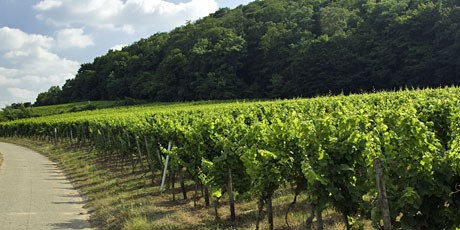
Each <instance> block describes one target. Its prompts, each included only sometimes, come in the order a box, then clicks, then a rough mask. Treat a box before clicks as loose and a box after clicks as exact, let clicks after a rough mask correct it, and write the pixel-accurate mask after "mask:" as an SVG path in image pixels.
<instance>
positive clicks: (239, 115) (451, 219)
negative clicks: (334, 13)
mask: <svg viewBox="0 0 460 230" xmlns="http://www.w3.org/2000/svg"><path fill="white" fill-rule="evenodd" d="M459 103H460V88H458V87H451V88H441V89H425V90H412V91H409V90H401V91H399V92H394V93H388V92H380V93H375V94H362V95H351V96H343V95H341V96H335V97H318V98H314V99H297V100H279V101H267V102H246V103H241V102H237V103H220V104H206V103H201V104H200V103H197V104H195V105H193V104H183V103H178V104H169V105H165V106H162V105H158V106H152V107H148V106H131V107H126V108H112V109H105V110H96V111H84V112H80V113H68V114H62V115H55V116H48V117H40V118H30V119H23V120H16V121H10V122H2V123H0V136H13V137H14V136H25V137H36V138H45V139H46V138H48V139H53V138H55V135H57V136H60V137H61V138H62V137H69V136H73V137H74V139H75V140H74V141H78V142H80V143H82V142H84V143H90V144H91V145H92V146H93V148H94V149H96V150H98V151H99V154H101V155H103V156H105V157H106V159H109V160H110V159H111V157H113V158H114V159H126V158H132V159H138V160H139V161H142V160H143V161H147V162H148V163H149V164H151V165H162V164H163V161H164V159H165V156H167V155H169V156H170V157H171V160H170V165H171V168H172V169H175V168H177V166H178V165H182V166H184V168H185V169H186V171H187V172H188V173H189V175H191V176H192V177H193V178H194V179H196V180H199V182H201V183H202V184H204V185H205V186H206V187H207V188H208V189H209V192H210V194H211V195H212V196H214V197H216V198H219V197H221V196H224V195H225V194H226V193H227V192H228V191H227V189H228V187H227V183H228V174H227V172H228V171H231V172H232V178H233V185H234V186H233V187H234V192H235V194H237V195H243V197H253V198H254V197H256V198H258V199H259V198H260V197H262V198H264V199H267V198H269V197H271V196H272V195H273V194H274V192H275V191H276V190H277V189H279V188H280V187H281V186H286V185H288V184H290V185H291V186H292V187H294V188H295V189H296V191H298V192H305V193H306V194H308V196H309V199H308V202H309V203H310V204H312V205H314V206H315V207H316V208H317V209H318V210H322V209H324V208H333V209H335V210H337V211H339V212H340V213H341V214H343V215H344V216H345V217H347V219H349V220H350V222H352V223H354V225H355V226H354V227H355V228H357V229H359V227H360V224H359V222H355V221H354V220H353V217H356V216H361V217H364V218H368V219H371V220H372V221H373V223H374V226H375V227H376V228H378V225H379V223H380V219H381V217H380V213H379V204H378V198H377V197H378V196H377V194H378V191H377V188H376V182H375V174H374V168H373V161H374V159H375V158H379V159H381V161H382V163H383V167H384V181H385V186H386V189H387V194H388V203H389V207H390V214H391V219H392V222H393V225H394V226H395V228H396V229H446V230H447V229H455V228H457V227H458V226H460V197H459V196H460V192H459V191H460V189H459V184H460V157H459V156H460V153H459V151H460V148H459V146H460V145H459V141H460V135H459V134H460V128H459V127H460V125H459V124H460V122H459V121H460V104H459ZM169 143H172V144H173V147H172V148H171V149H169V150H168V148H167V147H166V146H168V145H169ZM156 150H158V152H156ZM152 153H153V154H152ZM141 155H143V156H144V157H141ZM133 162H134V161H133ZM133 164H134V163H133ZM132 167H133V168H135V167H139V166H135V165H133V166H132ZM229 169H230V170H229ZM152 170H154V169H152Z"/></svg>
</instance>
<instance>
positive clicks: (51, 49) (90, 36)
mask: <svg viewBox="0 0 460 230" xmlns="http://www.w3.org/2000/svg"><path fill="white" fill-rule="evenodd" d="M251 1H253V0H0V108H3V107H4V106H5V105H9V104H11V103H20V102H32V103H33V102H35V99H36V97H37V95H38V93H40V92H44V91H47V90H48V89H49V88H50V87H51V86H55V85H59V86H62V85H63V84H64V83H65V81H66V80H67V79H71V78H73V77H75V74H76V73H77V71H78V69H79V67H80V65H81V64H83V63H88V62H91V61H92V60H93V59H94V58H95V57H97V56H101V55H104V54H105V53H107V51H108V50H109V49H121V47H123V46H126V45H129V44H132V43H133V42H135V41H137V40H139V39H141V38H146V37H149V36H150V35H152V34H154V33H157V32H167V31H170V30H172V29H174V28H175V27H177V26H180V25H183V24H185V23H186V21H194V20H197V19H199V18H202V17H204V16H207V15H209V14H210V13H212V12H215V11H216V10H217V9H219V8H223V7H229V8H235V7H237V6H238V5H240V4H243V5H244V4H247V3H249V2H251Z"/></svg>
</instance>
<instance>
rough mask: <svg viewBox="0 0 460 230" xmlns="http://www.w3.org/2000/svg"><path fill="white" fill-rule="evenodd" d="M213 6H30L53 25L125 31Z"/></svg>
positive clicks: (76, 2) (130, 2) (160, 2)
mask: <svg viewBox="0 0 460 230" xmlns="http://www.w3.org/2000/svg"><path fill="white" fill-rule="evenodd" d="M57 2H59V3H57ZM49 6H52V7H49ZM217 8H218V4H217V2H216V0H190V1H189V2H186V3H178V4H175V3H171V2H168V1H165V0H126V1H122V0H98V1H94V0H62V1H57V0H43V1H41V2H39V3H37V4H36V5H35V6H34V9H35V10H37V11H38V12H39V13H38V15H37V18H38V19H41V20H44V21H46V22H48V23H51V24H54V25H56V26H66V27H72V26H75V25H79V26H81V25H85V26H91V27H96V28H106V29H109V30H112V31H123V32H125V33H127V34H134V33H135V32H137V31H139V30H140V31H146V30H156V31H158V30H169V29H172V28H174V27H176V26H179V25H181V24H183V23H185V22H186V21H187V20H192V21H193V20H196V19H198V18H200V17H203V16H206V15H208V14H209V13H212V12H214V11H215V10H217ZM156 31H153V32H156Z"/></svg>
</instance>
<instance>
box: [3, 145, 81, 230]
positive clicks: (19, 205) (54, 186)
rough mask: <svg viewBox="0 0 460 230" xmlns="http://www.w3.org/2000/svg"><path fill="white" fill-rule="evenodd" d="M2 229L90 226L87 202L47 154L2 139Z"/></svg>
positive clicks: (32, 229) (41, 229) (31, 229)
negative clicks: (86, 208) (85, 204)
mask: <svg viewBox="0 0 460 230" xmlns="http://www.w3.org/2000/svg"><path fill="white" fill-rule="evenodd" d="M0 152H1V153H3V159H4V161H3V164H2V166H1V167H0V230H10V229H15V230H24V229H25V230H29V229H30V230H45V229H47V230H48V229H87V230H89V229H90V227H89V223H88V221H87V219H88V215H87V214H86V211H85V210H84V209H83V208H82V206H83V205H84V202H83V200H82V198H81V197H80V195H79V193H78V192H77V190H75V188H74V187H73V186H72V184H71V183H70V182H69V180H67V178H66V177H65V176H64V174H63V173H62V171H61V170H60V169H58V168H57V167H56V165H55V164H54V163H53V162H51V161H49V160H48V159H47V158H46V157H44V156H43V155H41V154H39V153H37V152H35V151H33V150H30V149H28V148H24V147H20V146H17V145H13V144H7V143H2V142H0Z"/></svg>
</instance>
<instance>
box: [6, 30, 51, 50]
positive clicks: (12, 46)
mask: <svg viewBox="0 0 460 230" xmlns="http://www.w3.org/2000/svg"><path fill="white" fill-rule="evenodd" d="M53 43H54V39H53V38H51V37H47V36H43V35H38V34H26V33H24V32H23V31H21V30H18V29H14V28H9V27H2V28H0V44H1V46H0V51H1V50H17V49H23V48H28V47H43V48H51V47H52V45H53Z"/></svg>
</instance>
